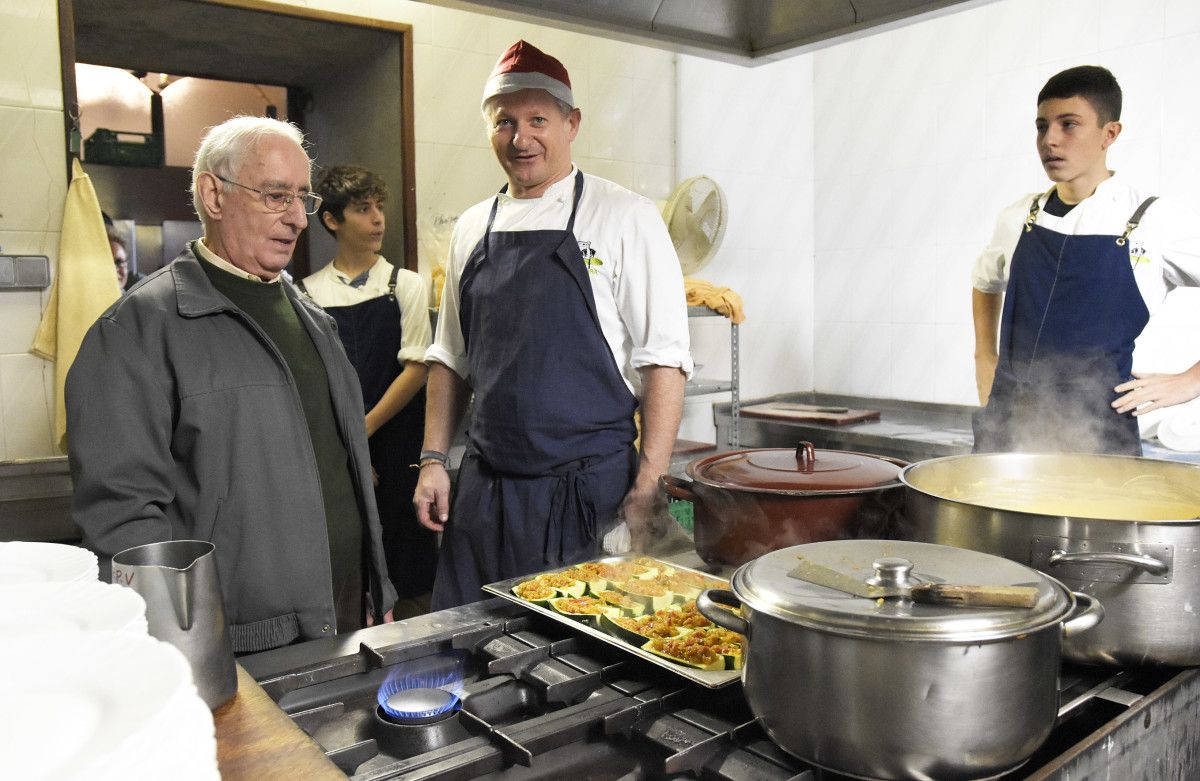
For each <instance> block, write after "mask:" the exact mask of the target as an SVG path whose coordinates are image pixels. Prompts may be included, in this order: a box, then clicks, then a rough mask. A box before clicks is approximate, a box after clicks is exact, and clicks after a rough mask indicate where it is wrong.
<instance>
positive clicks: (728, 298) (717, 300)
mask: <svg viewBox="0 0 1200 781" xmlns="http://www.w3.org/2000/svg"><path fill="white" fill-rule="evenodd" d="M683 290H684V294H685V295H686V296H687V305H688V306H706V307H708V308H709V309H712V310H714V311H717V312H720V313H721V314H723V315H725V316H726V317H728V318H729V319H730V320H732V321H733V322H734V323H735V324H737V323H741V322H743V321H744V320H745V319H746V311H745V309H743V307H742V297H741V296H740V295H738V294H737V293H735V292H734V291H732V290H730V289H729V288H727V287H717V286H716V285H714V284H713V283H711V282H705V281H704V280H703V279H692V278H691V277H684V279H683Z"/></svg>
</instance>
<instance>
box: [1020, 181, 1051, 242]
mask: <svg viewBox="0 0 1200 781" xmlns="http://www.w3.org/2000/svg"><path fill="white" fill-rule="evenodd" d="M1053 192H1054V188H1053V187H1051V188H1050V189H1049V190H1047V191H1046V192H1045V193H1044V194H1043V195H1035V196H1033V203H1031V204H1029V215H1028V216H1027V217H1026V218H1025V232H1026V233H1029V232H1030V231H1032V230H1033V223H1034V222H1035V221H1036V220H1037V216H1038V212H1039V211H1041V210H1042V198H1049V197H1050V194H1051V193H1053Z"/></svg>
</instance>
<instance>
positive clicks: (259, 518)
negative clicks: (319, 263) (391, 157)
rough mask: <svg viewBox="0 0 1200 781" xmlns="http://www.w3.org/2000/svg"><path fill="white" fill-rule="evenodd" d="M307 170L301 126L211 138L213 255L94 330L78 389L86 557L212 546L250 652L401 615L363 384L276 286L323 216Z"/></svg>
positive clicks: (75, 421)
mask: <svg viewBox="0 0 1200 781" xmlns="http://www.w3.org/2000/svg"><path fill="white" fill-rule="evenodd" d="M310 170H311V161H310V160H309V158H308V155H307V153H306V152H305V151H304V147H303V137H302V135H301V134H300V131H299V130H298V129H297V128H296V127H295V126H293V125H290V124H288V123H284V122H279V121H277V120H273V119H265V118H259V117H236V118H234V119H231V120H229V121H227V122H225V123H223V124H221V125H218V126H217V127H215V128H213V129H211V130H210V131H209V132H208V134H207V135H206V136H205V138H204V140H203V141H202V142H201V145H200V149H199V151H198V152H197V154H196V162H195V166H194V168H193V171H192V197H193V202H194V204H195V207H196V213H197V214H198V215H199V216H200V219H201V221H202V222H203V224H204V238H202V239H200V240H198V241H196V242H194V243H192V244H191V245H189V247H188V249H187V250H186V251H184V252H183V253H182V254H181V255H180V256H179V257H178V258H176V259H175V260H174V262H172V263H171V264H170V265H168V266H166V267H165V268H163V269H161V270H159V271H157V272H155V273H154V274H151V275H150V276H149V277H148V278H147V279H146V280H145V281H144V282H142V283H141V284H140V285H139V286H138V287H137V288H136V289H134V290H133V291H131V292H130V293H129V294H128V295H127V296H125V297H124V298H122V299H121V300H120V301H118V302H117V303H116V304H114V305H113V306H112V308H111V309H109V310H108V311H107V312H105V313H104V314H103V315H102V316H101V317H100V319H99V320H97V321H96V323H95V324H94V325H93V326H92V328H91V330H89V331H88V334H87V336H86V337H85V339H84V342H83V346H82V347H81V349H80V351H79V356H78V357H77V358H76V360H75V363H74V365H73V366H72V367H71V370H70V373H69V375H68V377H67V388H66V393H67V441H68V450H69V457H70V465H71V476H72V478H73V480H74V484H75V494H74V499H73V503H72V512H73V515H74V518H75V521H76V522H77V523H78V524H79V526H80V528H82V529H83V533H84V543H85V544H86V545H87V546H88V547H90V548H92V549H94V550H95V551H96V552H97V553H98V554H100V555H101V557H102V558H109V557H111V556H112V555H113V554H114V553H117V552H119V551H121V550H123V549H124V548H127V547H131V546H135V545H142V544H145V543H150V542H157V541H160V540H170V539H200V540H210V541H211V542H213V543H214V544H215V546H216V557H217V566H218V570H219V572H220V577H221V585H222V589H223V592H224V598H225V608H226V615H227V617H228V619H229V623H230V633H231V636H232V639H233V645H234V650H235V651H237V652H240V653H245V652H251V651H260V650H264V649H267V648H274V647H277V646H281V645H285V644H287V643H290V642H293V641H295V640H297V639H312V638H318V637H327V636H330V635H332V634H333V633H335V632H345V631H352V630H354V629H358V628H360V627H361V626H362V624H363V621H364V618H365V613H364V605H365V600H364V594H366V593H368V592H369V594H370V603H371V604H372V605H373V606H374V610H373V614H372V616H371V617H370V618H369V619H367V620H371V619H374V620H390V608H391V606H392V604H393V603H394V602H395V598H396V593H395V591H394V589H393V588H392V585H391V583H389V582H388V579H387V574H386V573H387V570H386V567H385V565H384V556H383V549H382V543H381V540H380V526H379V519H378V514H377V512H376V508H375V498H374V493H373V490H372V485H371V465H370V454H369V452H368V449H367V437H366V430H365V428H364V424H363V419H364V417H363V415H364V413H363V407H362V394H361V392H360V390H359V387H358V380H357V379H356V376H355V373H354V369H353V368H352V367H351V365H350V362H349V361H348V360H347V358H346V354H345V352H344V351H343V349H342V345H341V342H340V341H339V340H338V337H337V334H336V333H335V330H334V324H333V321H332V319H331V318H330V317H329V316H328V315H326V314H325V313H324V312H322V311H321V310H320V309H319V308H318V307H317V306H316V305H314V304H312V303H311V302H309V301H308V300H307V299H305V298H304V297H303V296H299V295H297V293H296V291H295V289H294V288H293V287H292V285H291V284H290V283H289V282H288V281H286V280H285V279H283V278H282V277H281V276H280V272H281V271H283V269H284V268H285V267H286V266H287V264H288V262H289V261H290V260H291V256H292V251H293V249H294V248H295V245H296V241H297V239H298V238H299V236H300V232H301V231H303V230H304V228H305V227H306V225H307V224H308V220H307V215H308V214H312V213H313V212H315V211H316V206H317V205H318V204H319V202H320V199H319V198H317V197H316V196H315V195H312V194H311V193H310V192H309V188H310V186H311V185H310ZM122 409H132V410H135V411H136V412H135V414H134V415H126V414H117V412H116V411H117V410H122ZM385 614H386V615H385Z"/></svg>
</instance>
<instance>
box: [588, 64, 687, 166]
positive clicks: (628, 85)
mask: <svg viewBox="0 0 1200 781" xmlns="http://www.w3.org/2000/svg"><path fill="white" fill-rule="evenodd" d="M636 87H637V82H636V81H635V80H634V79H630V78H625V77H623V76H613V77H610V78H606V79H604V80H603V81H597V82H596V83H595V84H593V85H592V92H591V96H590V101H589V103H588V106H587V108H588V113H587V119H586V120H585V126H586V128H587V133H588V138H589V140H590V142H591V147H590V151H589V152H588V153H587V154H588V155H589V156H591V157H598V158H604V159H606V160H636V159H638V158H637V155H636V154H635V152H636V148H637V146H636V141H635V136H636V135H637V134H638V132H639V124H640V120H641V118H642V116H643V107H642V106H641V105H640V100H639V99H638V94H637V89H636ZM670 116H671V113H670V112H664V113H661V114H658V115H657V119H658V121H659V122H660V123H661V122H663V121H670V120H669V118H670ZM646 118H647V120H649V121H653V120H654V119H655V116H654V115H653V114H652V115H651V116H648V117H646ZM656 141H657V143H659V144H661V143H662V142H663V139H662V138H661V135H660V136H659V138H658V139H656ZM647 162H652V161H647ZM658 162H664V161H662V160H659V161H658Z"/></svg>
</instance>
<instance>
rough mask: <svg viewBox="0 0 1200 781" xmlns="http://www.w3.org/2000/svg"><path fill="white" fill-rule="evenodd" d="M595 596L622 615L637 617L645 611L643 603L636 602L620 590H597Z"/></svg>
mask: <svg viewBox="0 0 1200 781" xmlns="http://www.w3.org/2000/svg"><path fill="white" fill-rule="evenodd" d="M595 596H596V597H597V598H598V599H599V600H600V601H601V602H603V603H604V604H606V605H612V606H613V607H615V608H618V609H619V610H620V611H621V615H622V616H629V617H632V618H637V617H638V616H640V615H642V614H643V613H645V612H646V605H645V603H642V602H638V601H637V600H636V599H634V598H633V597H631V596H629V595H628V594H624V593H622V592H620V591H612V590H605V591H598V592H596V595H595Z"/></svg>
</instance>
